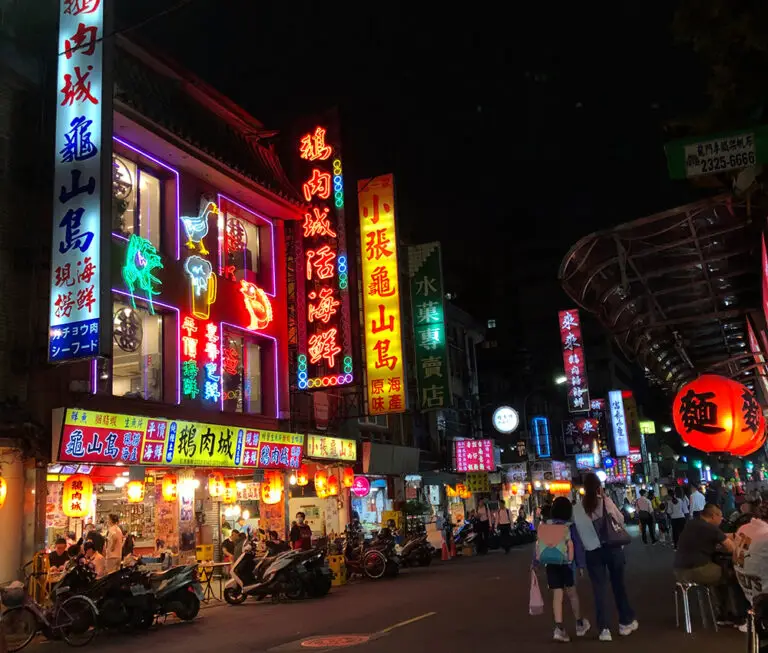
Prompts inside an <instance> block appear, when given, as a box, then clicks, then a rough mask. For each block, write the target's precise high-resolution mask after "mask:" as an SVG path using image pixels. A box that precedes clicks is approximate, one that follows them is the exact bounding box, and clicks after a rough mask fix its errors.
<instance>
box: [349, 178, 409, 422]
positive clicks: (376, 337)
mask: <svg viewBox="0 0 768 653" xmlns="http://www.w3.org/2000/svg"><path fill="white" fill-rule="evenodd" d="M357 188H358V191H357V193H358V204H359V207H360V254H361V256H360V258H361V260H362V279H361V281H362V289H363V313H364V319H365V358H366V371H367V376H368V413H369V414H370V415H383V414H386V413H402V412H405V409H406V398H407V395H408V393H407V388H406V377H405V361H404V360H403V339H402V322H401V317H400V277H399V268H398V264H397V230H396V226H395V187H394V178H393V176H392V175H391V174H389V175H382V176H380V177H374V178H373V179H363V180H360V181H358V182H357Z"/></svg>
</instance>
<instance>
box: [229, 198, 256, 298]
mask: <svg viewBox="0 0 768 653" xmlns="http://www.w3.org/2000/svg"><path fill="white" fill-rule="evenodd" d="M225 225H226V226H225V231H226V236H225V241H224V266H225V273H226V276H228V277H229V278H235V279H237V280H238V281H242V280H243V279H245V280H246V281H250V282H252V283H255V282H256V281H257V275H258V274H259V268H260V266H259V253H260V247H261V240H260V233H259V227H257V226H256V225H255V224H252V223H251V222H248V221H247V220H243V219H242V218H241V217H238V216H236V215H234V214H233V213H230V212H229V211H227V213H226V217H225Z"/></svg>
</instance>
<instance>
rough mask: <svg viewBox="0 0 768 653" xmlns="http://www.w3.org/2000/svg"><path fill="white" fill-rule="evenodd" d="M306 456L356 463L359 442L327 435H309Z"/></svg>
mask: <svg viewBox="0 0 768 653" xmlns="http://www.w3.org/2000/svg"><path fill="white" fill-rule="evenodd" d="M306 454H307V457H308V458H327V459H330V460H343V461H345V462H355V461H356V460H357V441H356V440H349V439H346V438H333V437H330V436H327V435H308V436H307V451H306Z"/></svg>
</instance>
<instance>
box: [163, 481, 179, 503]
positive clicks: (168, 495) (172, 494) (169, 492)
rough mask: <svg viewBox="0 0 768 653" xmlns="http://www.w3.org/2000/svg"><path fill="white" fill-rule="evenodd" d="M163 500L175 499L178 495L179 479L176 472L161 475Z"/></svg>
mask: <svg viewBox="0 0 768 653" xmlns="http://www.w3.org/2000/svg"><path fill="white" fill-rule="evenodd" d="M162 488H163V500H164V501H176V498H177V497H178V496H179V479H178V478H177V476H176V474H166V475H165V476H163V484H162Z"/></svg>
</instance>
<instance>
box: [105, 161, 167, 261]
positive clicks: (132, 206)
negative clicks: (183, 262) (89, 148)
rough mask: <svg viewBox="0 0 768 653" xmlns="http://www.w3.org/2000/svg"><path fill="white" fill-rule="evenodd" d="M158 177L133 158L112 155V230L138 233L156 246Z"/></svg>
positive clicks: (159, 191)
mask: <svg viewBox="0 0 768 653" xmlns="http://www.w3.org/2000/svg"><path fill="white" fill-rule="evenodd" d="M161 198H162V181H161V180H160V179H159V178H158V177H157V176H156V175H154V174H152V173H151V172H149V171H148V170H145V169H143V168H141V167H140V166H139V165H137V164H136V163H135V162H133V161H130V160H128V159H126V158H124V157H121V156H115V157H113V159H112V231H114V232H116V233H121V234H123V235H124V236H130V235H131V234H138V235H139V236H142V237H143V238H146V239H147V240H149V241H150V242H151V243H152V244H153V245H154V246H155V248H156V249H158V250H159V249H160V229H161V212H162V201H161Z"/></svg>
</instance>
